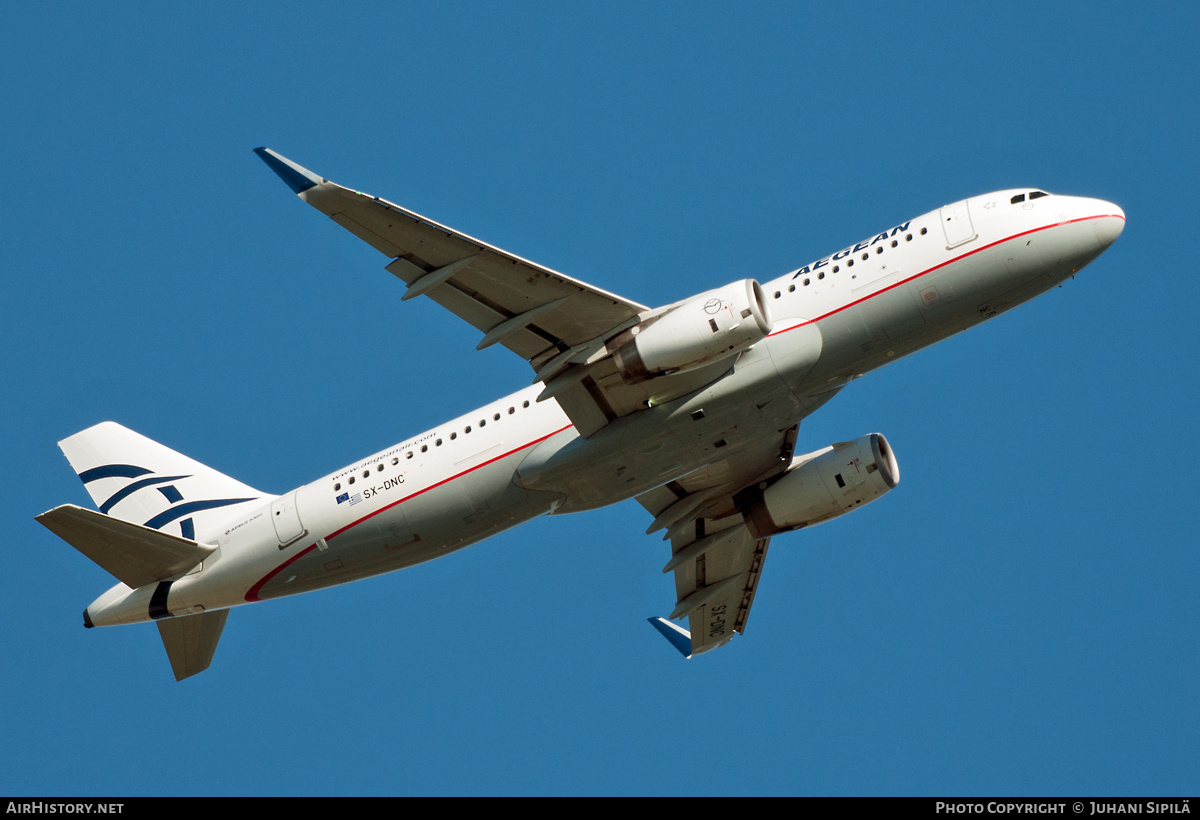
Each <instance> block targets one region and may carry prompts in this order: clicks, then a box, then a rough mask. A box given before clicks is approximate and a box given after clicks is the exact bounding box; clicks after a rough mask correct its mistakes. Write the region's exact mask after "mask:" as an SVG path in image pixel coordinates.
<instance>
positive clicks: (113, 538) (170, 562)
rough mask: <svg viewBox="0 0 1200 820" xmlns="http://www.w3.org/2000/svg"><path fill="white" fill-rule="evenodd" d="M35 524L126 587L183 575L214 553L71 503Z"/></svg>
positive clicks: (166, 534) (134, 587) (52, 511)
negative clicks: (39, 524)
mask: <svg viewBox="0 0 1200 820" xmlns="http://www.w3.org/2000/svg"><path fill="white" fill-rule="evenodd" d="M37 520H38V522H39V523H41V525H42V526H44V527H45V528H46V529H48V530H50V531H51V532H52V533H54V534H55V535H57V536H58V537H59V538H61V539H62V540H64V541H66V542H67V543H68V544H70V545H71V546H72V547H74V548H75V549H77V550H79V551H80V552H82V553H83V554H84V555H86V556H87V557H88V558H90V559H92V560H93V561H94V562H96V563H97V564H99V565H100V566H101V567H102V568H103V569H105V570H106V571H107V572H109V573H111V574H112V575H113V576H115V577H116V578H117V580H118V581H121V582H122V583H124V584H125V585H126V586H127V587H129V588H130V589H137V588H138V587H141V586H145V585H146V584H151V583H154V582H156V581H163V580H166V579H167V578H171V577H174V576H176V575H181V574H183V573H185V572H187V571H188V570H190V569H191V568H192V567H194V566H196V565H197V564H199V563H200V562H201V561H203V560H204V559H205V558H206V557H207V556H209V555H211V554H212V552H213V551H214V550H215V549H216V548H215V547H210V546H207V545H205V544H198V543H196V542H195V541H189V540H188V539H186V538H180V537H179V536H177V535H170V534H169V533H165V532H162V531H160V530H155V529H151V528H149V527H143V526H141V525H140V524H133V523H131V522H129V521H122V520H121V519H119V518H113V517H112V516H109V515H105V514H104V513H98V512H94V511H92V510H85V509H83V508H82V507H76V506H75V505H74V504H64V505H63V506H61V507H55V508H54V509H53V510H50V511H48V512H44V513H42V514H41V515H39V516H37Z"/></svg>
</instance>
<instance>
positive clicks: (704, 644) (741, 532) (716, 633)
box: [672, 516, 771, 655]
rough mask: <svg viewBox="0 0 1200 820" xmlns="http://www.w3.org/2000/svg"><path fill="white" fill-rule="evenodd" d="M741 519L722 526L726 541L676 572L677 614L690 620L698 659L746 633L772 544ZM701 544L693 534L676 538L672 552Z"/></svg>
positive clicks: (722, 539) (721, 539) (716, 541)
mask: <svg viewBox="0 0 1200 820" xmlns="http://www.w3.org/2000/svg"><path fill="white" fill-rule="evenodd" d="M736 519H737V520H736V522H734V523H732V524H729V522H723V523H726V524H727V527H726V530H724V531H722V532H720V533H719V534H720V535H721V536H722V537H719V538H716V539H714V540H713V542H712V545H711V546H710V547H709V548H708V549H706V550H704V551H703V552H701V553H700V554H699V555H696V556H695V557H693V558H691V559H690V560H686V561H683V562H681V563H680V564H679V565H678V566H676V568H675V570H674V572H675V595H676V600H677V601H678V603H677V605H676V611H677V612H679V617H682V616H683V615H686V616H687V619H688V628H689V631H690V632H691V636H692V654H693V655H699V654H701V653H703V652H709V651H711V650H713V649H717V648H718V647H721V646H724V645H725V644H726V643H728V642H729V640H730V639H731V638H732V637H733V635H734V633H739V634H740V633H743V632H745V630H746V621H747V620H748V619H749V617H750V607H751V606H752V605H753V603H754V596H755V593H756V592H757V591H758V581H759V578H760V577H761V575H762V567H763V562H764V561H765V560H766V557H767V547H768V546H769V544H770V540H771V539H769V538H755V537H754V536H753V535H751V534H750V531H749V530H748V529H746V526H745V524H743V523H742V521H741V516H737V517H736ZM704 523H705V524H709V525H712V524H716V523H717V522H708V521H705V522H704ZM697 529H700V530H702V529H704V528H703V527H698V528H697ZM711 535H713V534H710V535H709V536H707V537H711ZM705 537H706V536H700V538H705ZM697 540H700V539H698V538H697V537H696V531H693V532H691V533H689V534H687V535H685V536H682V537H679V538H676V539H672V549H673V550H674V551H675V553H678V552H680V551H682V550H684V549H687V548H688V547H689V546H691V545H692V544H693V543H695V542H696V541H697ZM680 610H682V611H680ZM672 614H675V613H672Z"/></svg>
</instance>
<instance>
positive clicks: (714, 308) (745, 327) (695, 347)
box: [609, 279, 771, 384]
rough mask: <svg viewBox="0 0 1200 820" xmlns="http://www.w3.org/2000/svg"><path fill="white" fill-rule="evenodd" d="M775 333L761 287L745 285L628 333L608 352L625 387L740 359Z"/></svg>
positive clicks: (711, 294) (689, 303) (734, 285)
mask: <svg viewBox="0 0 1200 820" xmlns="http://www.w3.org/2000/svg"><path fill="white" fill-rule="evenodd" d="M770 332H771V316H770V313H769V312H768V311H767V300H766V297H765V296H764V295H763V290H762V287H761V286H760V285H759V284H758V282H756V281H754V280H753V279H744V280H742V281H741V282H733V283H732V284H729V285H726V286H725V287H723V288H718V289H717V290H713V291H709V292H708V293H702V294H700V295H699V296H695V297H693V298H691V299H689V300H687V301H686V302H683V303H682V304H680V305H678V306H677V307H674V308H672V309H671V310H669V311H667V312H666V313H664V314H662V315H661V316H655V317H654V318H652V319H648V320H646V321H645V322H642V323H641V324H640V325H636V326H634V327H631V328H629V329H628V330H626V331H624V332H622V333H621V334H620V335H619V336H617V337H616V338H614V339H613V340H612V341H610V342H609V349H610V350H614V351H615V353H614V354H613V359H614V361H615V362H616V365H617V370H618V371H619V372H620V374H621V378H622V379H624V380H625V383H626V384H638V383H640V382H644V381H646V380H648V379H651V378H653V377H655V376H660V375H663V374H666V373H679V372H683V371H687V370H693V369H695V368H697V367H701V366H703V365H706V364H711V363H712V362H715V361H718V360H720V359H724V358H728V357H731V356H736V355H737V354H739V353H741V352H742V351H743V350H746V349H747V348H749V347H751V346H752V345H754V344H755V343H756V342H758V341H760V340H761V339H764V338H766V335H767V334H768V333H770Z"/></svg>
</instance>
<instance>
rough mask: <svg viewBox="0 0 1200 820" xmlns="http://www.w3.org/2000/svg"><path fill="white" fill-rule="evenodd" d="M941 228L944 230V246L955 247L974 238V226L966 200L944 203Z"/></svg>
mask: <svg viewBox="0 0 1200 820" xmlns="http://www.w3.org/2000/svg"><path fill="white" fill-rule="evenodd" d="M940 213H941V215H942V230H943V231H945V232H946V248H947V249H950V248H957V247H958V246H959V245H965V244H967V243H968V242H970V241H971V240H972V239H974V238H975V235H976V234H975V228H974V227H973V226H972V225H971V212H970V210H969V209H968V208H967V200H965V199H964V200H961V201H959V202H955V203H954V204H953V205H946V206H944V207H943V208H942V210H941V212H940Z"/></svg>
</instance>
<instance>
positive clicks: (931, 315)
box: [88, 189, 1125, 626]
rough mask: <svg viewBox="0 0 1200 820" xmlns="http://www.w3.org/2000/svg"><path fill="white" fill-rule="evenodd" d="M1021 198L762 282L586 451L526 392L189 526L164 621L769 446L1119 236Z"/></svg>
mask: <svg viewBox="0 0 1200 820" xmlns="http://www.w3.org/2000/svg"><path fill="white" fill-rule="evenodd" d="M1030 192H1031V189H1014V190H1010V191H999V192H994V193H990V194H985V195H983V196H979V197H973V198H971V199H969V200H964V201H962V202H958V203H954V204H952V205H947V206H945V207H944V208H941V209H939V210H937V211H933V212H931V213H927V214H924V215H922V216H919V217H916V218H914V219H911V220H909V221H908V222H904V223H901V224H900V225H896V226H890V227H889V228H888V229H887V230H886V231H881V232H880V233H878V234H876V235H874V236H872V237H868V238H867V239H865V240H863V241H862V242H860V243H857V244H855V245H851V246H848V247H846V248H843V249H841V250H839V251H838V252H837V253H834V254H831V255H829V256H827V257H824V258H822V259H819V260H816V261H815V262H812V263H810V264H808V265H805V266H804V267H803V268H800V269H799V270H798V271H793V272H791V273H788V274H787V275H785V276H781V277H779V278H778V279H775V280H773V281H770V282H764V283H763V284H762V287H763V290H764V291H765V292H766V296H767V302H768V304H769V308H770V312H771V315H772V319H773V329H772V332H771V334H770V335H769V336H768V337H767V338H766V339H764V340H763V341H761V342H760V343H758V344H757V345H755V346H754V347H753V348H751V349H750V350H748V351H746V352H744V353H743V354H742V355H741V356H740V357H739V358H738V359H737V360H736V362H735V363H734V364H733V365H732V366H731V368H730V370H729V371H728V372H727V373H726V374H725V375H724V376H722V377H721V378H719V379H717V380H716V381H715V382H713V383H712V384H710V385H708V386H706V387H704V388H702V389H701V390H699V391H697V392H696V393H693V394H690V395H688V396H684V397H682V398H678V399H674V400H673V401H668V402H665V403H663V404H661V405H655V406H651V407H649V408H647V409H646V410H643V411H640V412H635V413H632V414H631V415H628V416H625V417H623V418H619V419H617V420H615V421H613V422H612V423H610V424H608V425H607V426H606V427H604V428H602V429H601V430H599V431H597V432H596V433H594V434H593V435H591V436H590V437H588V438H586V439H584V438H581V437H580V436H579V435H578V434H577V433H576V431H575V429H574V427H573V426H572V425H571V422H570V420H569V419H568V418H567V416H566V415H565V414H564V413H563V411H562V410H561V409H560V407H559V405H558V403H557V402H556V401H554V400H553V399H549V400H545V401H541V402H538V401H537V400H536V399H537V396H538V394H539V393H540V392H541V390H542V387H541V385H534V386H532V387H529V388H526V389H525V390H522V391H520V392H518V393H514V394H513V395H511V396H507V397H504V398H502V399H499V400H497V401H495V402H493V403H491V404H489V405H487V406H485V407H481V408H479V409H478V410H475V411H472V412H471V413H468V414H466V415H464V416H461V417H459V418H457V419H453V420H451V421H449V422H446V423H445V424H442V425H440V426H438V427H436V428H434V429H432V430H429V431H427V432H424V433H421V434H420V435H417V436H414V437H412V438H410V439H407V440H405V441H403V442H401V443H399V444H397V445H396V446H394V447H391V448H389V449H388V450H385V451H383V452H380V453H376V454H374V455H372V456H369V457H367V458H365V459H361V460H359V461H357V462H355V463H353V464H351V465H349V466H348V467H346V468H344V469H342V470H339V471H337V472H335V473H333V474H331V475H328V476H325V477H324V478H321V479H318V480H316V481H314V482H312V483H310V484H306V485H304V486H303V487H300V488H298V489H296V490H293V491H292V492H290V493H287V494H285V495H282V496H279V497H276V498H273V499H270V500H265V501H264V502H263V504H262V505H261V507H260V508H258V509H257V510H254V511H252V512H250V513H248V514H246V513H239V514H238V516H237V518H236V519H234V520H230V521H227V522H225V523H224V524H223V525H222V526H220V527H219V528H217V529H215V530H214V531H209V532H203V531H198V532H196V534H195V536H196V540H198V541H200V542H203V543H209V544H216V545H217V547H218V549H217V550H216V552H214V553H213V554H212V555H211V556H209V557H208V558H207V559H205V561H204V562H203V563H202V564H201V565H200V566H199V567H197V568H196V569H194V570H192V571H191V572H190V573H188V574H187V575H185V576H183V577H182V578H179V579H176V580H175V581H174V582H172V583H171V585H170V588H169V594H167V595H166V607H165V609H166V611H168V612H169V614H171V615H184V614H191V613H195V612H200V611H208V610H214V609H221V608H226V607H231V606H236V605H238V604H244V603H248V602H254V601H259V600H265V599H268V598H275V597H280V596H283V595H291V594H295V593H298V592H307V591H309V590H313V589H318V588H321V587H325V586H331V585H333V584H340V583H345V582H347V581H352V580H356V579H359V578H364V577H367V576H370V575H376V574H379V573H382V572H388V571H391V570H395V569H401V568H403V567H407V566H411V565H413V564H417V563H420V562H422V561H428V560H430V559H432V558H436V557H438V556H441V555H444V554H446V553H448V552H451V551H453V550H456V549H459V548H461V547H465V546H468V545H469V544H472V543H475V542H477V541H479V540H481V539H484V538H487V537H488V536H490V535H493V534H495V533H497V532H500V531H502V530H505V529H508V528H509V527H512V526H515V525H516V524H519V523H521V522H523V521H527V520H529V519H530V518H533V517H536V516H539V515H544V514H546V513H552V512H573V511H578V510H586V509H593V508H596V507H601V506H605V505H608V504H612V503H615V502H617V501H621V500H624V499H626V498H630V497H632V496H635V495H638V494H640V493H643V492H646V491H647V490H650V489H652V488H654V487H657V486H660V485H662V484H664V483H666V482H669V481H672V480H674V479H677V478H680V477H681V476H684V475H687V474H688V473H690V472H692V471H694V470H697V469H699V468H701V467H704V466H705V465H707V464H711V463H713V462H715V461H718V460H720V459H722V458H724V457H725V456H727V455H728V454H730V453H733V452H736V451H738V450H739V449H741V448H743V447H749V446H751V445H753V443H754V442H755V441H758V440H761V438H762V437H763V436H764V435H768V434H771V435H773V434H776V433H777V432H778V431H779V430H783V429H786V428H787V427H789V426H791V425H794V424H796V423H797V422H798V421H799V420H800V419H801V418H803V417H804V416H806V415H807V414H808V413H811V412H812V411H813V410H814V409H816V408H817V407H819V406H820V405H821V404H822V403H824V402H825V401H827V400H828V399H829V398H830V397H832V395H833V394H834V393H835V392H836V391H837V390H838V389H840V388H841V387H842V386H843V385H845V384H846V383H847V382H848V381H850V380H852V379H854V378H857V377H858V376H860V375H862V374H863V373H865V372H867V371H869V370H872V369H874V368H877V367H879V366H881V365H884V364H887V363H889V362H891V361H894V360H895V359H897V358H900V357H902V356H904V355H907V354H908V353H912V352H913V351H915V350H918V349H920V348H922V347H925V346H928V345H930V344H932V343H934V342H936V341H939V340H941V339H943V338H946V337H947V336H950V335H952V334H954V333H957V332H959V331H962V330H965V329H967V328H969V327H971V326H973V325H975V324H978V323H979V322H982V321H984V320H986V319H988V318H991V317H992V316H995V315H996V314H998V313H1000V312H1002V311H1004V310H1006V309H1008V308H1010V307H1013V306H1015V305H1017V304H1020V303H1021V302H1024V301H1026V300H1028V299H1030V298H1032V297H1034V296H1036V295H1038V294H1039V293H1042V292H1044V291H1046V290H1048V289H1049V288H1051V287H1053V286H1054V285H1055V284H1057V283H1059V282H1061V281H1063V280H1064V279H1066V278H1068V277H1070V276H1071V275H1072V274H1074V273H1075V272H1076V271H1077V270H1079V269H1080V268H1082V267H1083V266H1084V265H1086V264H1087V263H1088V262H1090V261H1091V260H1092V259H1094V258H1095V257H1096V256H1098V255H1099V254H1100V253H1101V252H1102V251H1103V250H1104V249H1105V248H1106V247H1107V246H1108V245H1109V244H1110V243H1111V242H1112V241H1113V240H1114V239H1115V238H1116V236H1117V235H1118V234H1119V233H1120V232H1121V230H1122V228H1123V227H1124V221H1125V220H1124V214H1123V213H1122V212H1121V210H1120V209H1119V208H1117V207H1116V206H1115V205H1113V204H1111V203H1109V202H1104V201H1102V200H1096V199H1086V198H1080V197H1068V196H1047V195H1042V196H1039V197H1036V198H1034V199H1029V194H1030ZM1020 195H1024V201H1021V202H1013V201H1012V200H1013V199H1014V198H1015V197H1017V196H1020ZM699 408H702V409H703V411H704V412H703V413H702V414H697V413H696V410H697V409H699ZM697 415H699V416H702V418H700V419H697ZM159 586H161V585H159ZM153 587H154V585H150V586H148V587H143V588H141V589H138V590H130V589H129V588H128V587H126V586H125V585H123V584H118V585H117V586H116V587H114V588H113V589H111V590H109V591H108V592H107V593H105V594H104V595H103V596H101V597H100V598H99V599H97V601H96V602H94V603H93V604H92V605H91V606H90V607H89V608H88V617H89V618H90V619H91V621H92V622H93V623H94V624H95V625H97V626H101V625H110V624H117V623H131V622H135V621H145V620H150V619H151V617H150V615H149V612H148V605H149V601H150V597H151V595H152V594H154V592H155V589H154V588H153ZM162 594H163V591H162V590H161V589H160V590H159V595H160V596H161V595H162ZM162 613H163V609H162V607H161V606H160V608H159V609H158V614H159V615H161V614H162Z"/></svg>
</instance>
